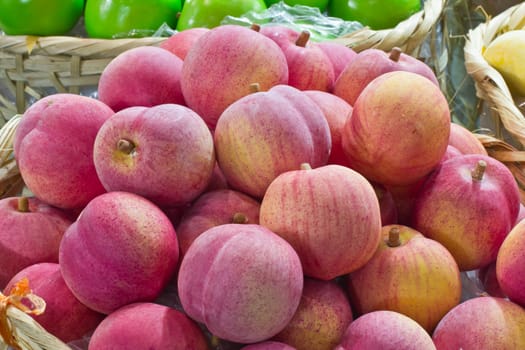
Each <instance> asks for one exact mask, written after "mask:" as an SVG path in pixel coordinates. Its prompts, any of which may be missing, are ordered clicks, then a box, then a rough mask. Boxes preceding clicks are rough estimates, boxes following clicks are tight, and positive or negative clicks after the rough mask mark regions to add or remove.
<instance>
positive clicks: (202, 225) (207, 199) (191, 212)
mask: <svg viewBox="0 0 525 350" xmlns="http://www.w3.org/2000/svg"><path fill="white" fill-rule="evenodd" d="M259 209H260V203H259V201H257V200H255V199H253V198H252V197H250V196H248V195H246V194H244V193H242V192H239V191H235V190H229V189H225V190H216V191H210V192H206V193H204V194H203V195H202V196H200V197H199V198H197V199H196V200H195V201H194V202H193V203H192V204H191V206H190V207H189V208H187V209H186V210H185V211H184V213H183V215H182V217H181V219H180V221H179V224H178V225H177V227H176V231H177V237H178V238H179V247H180V254H181V256H184V254H186V251H187V250H188V248H189V246H190V245H191V243H192V242H193V241H194V240H195V238H197V237H198V236H199V235H200V234H201V233H203V232H204V231H206V230H207V229H209V228H212V227H214V226H218V225H222V224H232V223H238V224H245V223H250V224H258V223H259Z"/></svg>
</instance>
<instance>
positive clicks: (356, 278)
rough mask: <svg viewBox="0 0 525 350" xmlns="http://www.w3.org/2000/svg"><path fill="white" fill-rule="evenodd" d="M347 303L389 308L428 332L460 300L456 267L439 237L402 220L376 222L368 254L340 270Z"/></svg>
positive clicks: (356, 307) (363, 308) (359, 311)
mask: <svg viewBox="0 0 525 350" xmlns="http://www.w3.org/2000/svg"><path fill="white" fill-rule="evenodd" d="M345 281H346V286H347V290H348V293H349V297H350V300H351V302H352V307H353V308H354V310H355V311H356V313H357V314H358V315H364V314H366V313H368V312H371V311H377V310H391V311H396V312H399V313H402V314H404V315H406V316H408V317H410V318H412V319H413V320H414V321H416V322H417V323H419V324H420V325H421V327H423V328H424V329H426V330H427V332H432V330H433V329H434V328H435V327H436V325H437V323H438V322H439V320H440V319H441V318H442V317H443V316H444V315H445V314H446V313H447V312H448V311H449V310H450V309H452V308H453V307H455V306H456V305H457V304H458V303H459V302H460V297H461V287H462V286H461V280H460V271H459V268H458V265H457V264H456V262H455V260H454V258H453V257H452V255H451V254H450V252H449V251H448V250H447V249H446V248H445V247H444V246H443V245H442V244H440V243H439V242H436V241H434V240H432V239H429V238H426V237H425V236H423V235H422V234H421V233H420V232H418V231H416V230H414V229H412V228H411V227H409V226H404V225H386V226H383V228H382V239H381V243H380V244H379V246H378V247H377V251H376V252H375V254H374V256H373V257H372V258H371V259H370V260H369V261H368V262H367V263H366V264H365V265H364V266H363V267H362V268H361V269H359V270H357V271H354V272H352V273H350V274H349V275H347V276H346V279H345Z"/></svg>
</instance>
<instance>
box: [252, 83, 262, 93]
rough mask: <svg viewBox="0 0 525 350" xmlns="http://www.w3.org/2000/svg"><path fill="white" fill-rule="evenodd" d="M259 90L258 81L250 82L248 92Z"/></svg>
mask: <svg viewBox="0 0 525 350" xmlns="http://www.w3.org/2000/svg"><path fill="white" fill-rule="evenodd" d="M259 91H261V84H259V83H251V84H250V92H251V93H252V94H253V93H255V92H259Z"/></svg>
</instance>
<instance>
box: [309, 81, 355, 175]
mask: <svg viewBox="0 0 525 350" xmlns="http://www.w3.org/2000/svg"><path fill="white" fill-rule="evenodd" d="M304 93H305V94H306V95H307V96H308V97H310V98H311V99H312V100H314V102H315V103H316V104H317V106H319V108H321V111H323V114H324V116H325V118H326V121H327V122H328V127H329V128H330V136H331V139H332V148H331V149H330V157H329V158H328V164H340V165H344V166H348V165H349V164H348V159H347V157H346V155H345V153H344V151H343V145H342V141H341V139H342V136H341V134H342V132H343V128H344V126H345V123H346V120H347V119H348V118H350V117H351V115H352V109H353V108H352V106H350V105H349V104H348V103H347V102H346V101H345V100H343V99H342V98H340V97H337V96H336V95H334V94H331V93H329V92H325V91H320V90H306V91H304Z"/></svg>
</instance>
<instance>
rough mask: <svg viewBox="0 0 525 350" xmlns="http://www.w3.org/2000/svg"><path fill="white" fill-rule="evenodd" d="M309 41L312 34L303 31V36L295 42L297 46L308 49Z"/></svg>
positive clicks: (300, 35)
mask: <svg viewBox="0 0 525 350" xmlns="http://www.w3.org/2000/svg"><path fill="white" fill-rule="evenodd" d="M308 40H310V32H309V31H307V30H303V31H302V32H301V34H299V37H298V38H297V40H296V41H295V45H297V46H301V47H306V44H307V43H308Z"/></svg>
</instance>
